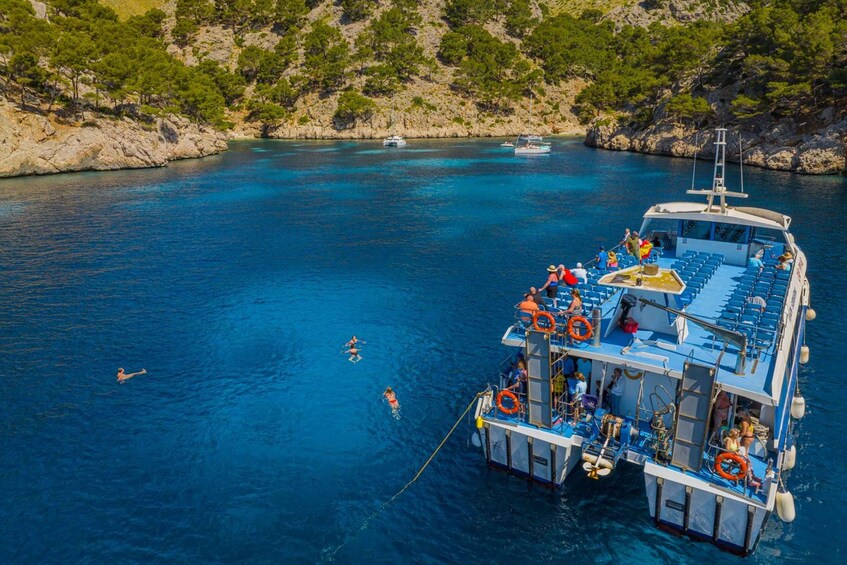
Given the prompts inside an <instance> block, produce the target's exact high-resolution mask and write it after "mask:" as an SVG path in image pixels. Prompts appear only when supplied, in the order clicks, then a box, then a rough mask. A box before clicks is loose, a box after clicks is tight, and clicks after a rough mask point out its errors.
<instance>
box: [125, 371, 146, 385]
mask: <svg viewBox="0 0 847 565" xmlns="http://www.w3.org/2000/svg"><path fill="white" fill-rule="evenodd" d="M145 374H147V369H141V370H140V371H138V372H137V373H124V370H123V368H119V369H118V382H119V383H122V382H124V381H126V380H128V379H131V378H132V377H135V376H138V375H145Z"/></svg>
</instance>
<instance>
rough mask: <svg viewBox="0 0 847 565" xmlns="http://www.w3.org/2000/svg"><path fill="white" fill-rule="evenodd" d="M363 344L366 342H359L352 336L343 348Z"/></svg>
mask: <svg viewBox="0 0 847 565" xmlns="http://www.w3.org/2000/svg"><path fill="white" fill-rule="evenodd" d="M365 343H367V342H366V341H359V338H357V337H356V336H353V337H351V338H350V341H348V342H347V343H345V344H344V347H354V346H356V345H359V344H365Z"/></svg>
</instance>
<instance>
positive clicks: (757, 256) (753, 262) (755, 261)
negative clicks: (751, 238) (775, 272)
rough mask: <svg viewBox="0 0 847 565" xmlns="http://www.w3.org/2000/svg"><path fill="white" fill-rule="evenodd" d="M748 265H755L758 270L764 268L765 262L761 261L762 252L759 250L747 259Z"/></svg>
mask: <svg viewBox="0 0 847 565" xmlns="http://www.w3.org/2000/svg"><path fill="white" fill-rule="evenodd" d="M747 266H748V267H756V268H757V269H759V270H760V271H761V270H762V269H764V268H765V264H764V263H763V262H762V252H761V251H759V252H757V253H756V254H755V255H753V256H752V257H750V259H749V260H748V261H747Z"/></svg>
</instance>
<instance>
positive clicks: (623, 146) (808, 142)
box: [585, 110, 847, 175]
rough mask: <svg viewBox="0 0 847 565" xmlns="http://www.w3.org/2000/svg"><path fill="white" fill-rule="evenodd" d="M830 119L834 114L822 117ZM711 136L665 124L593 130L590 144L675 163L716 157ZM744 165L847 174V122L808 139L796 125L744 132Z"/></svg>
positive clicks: (734, 150) (732, 151) (732, 152)
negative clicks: (674, 159) (667, 158)
mask: <svg viewBox="0 0 847 565" xmlns="http://www.w3.org/2000/svg"><path fill="white" fill-rule="evenodd" d="M827 114H829V115H831V114H832V113H831V112H830V111H829V110H825V111H824V112H822V113H821V115H822V117H824V118H825V117H826V115H827ZM712 139H713V134H712V132H711V131H706V130H700V131H698V130H696V129H694V128H691V127H685V126H681V125H679V124H674V123H670V122H660V123H658V124H654V125H651V126H649V127H648V128H646V129H643V130H636V129H633V128H631V127H627V126H620V125H617V124H615V123H610V124H598V125H595V126H593V127H591V128H590V129H589V131H588V134H587V135H586V138H585V144H586V145H589V146H591V147H600V148H603V149H612V150H616V151H634V152H637V153H652V154H657V155H671V156H674V157H689V158H691V157H694V155H695V153H696V154H697V156H698V157H702V158H712V157H714V147H713V146H712ZM741 139H742V144H743V147H744V164H745V165H752V166H754V167H763V168H766V169H775V170H778V171H793V172H796V173H803V174H813V175H821V174H845V173H847V118H844V119H841V120H839V121H834V122H833V123H831V124H830V125H828V126H826V127H822V128H821V129H819V130H817V131H815V132H812V133H805V132H804V130H803V127H802V124H800V125H798V124H795V123H794V122H793V120H790V119H788V120H782V121H779V122H776V123H773V122H762V123H759V124H753V125H752V126H751V127H750V128H746V129H744V130H743V131H742V132H741ZM727 141H728V142H729V143H730V144H731V147H730V148H729V150H728V151H727V160H729V161H737V160H738V131H737V130H735V131H733V132H732V133H731V135H730V136H729V138H728V140H727Z"/></svg>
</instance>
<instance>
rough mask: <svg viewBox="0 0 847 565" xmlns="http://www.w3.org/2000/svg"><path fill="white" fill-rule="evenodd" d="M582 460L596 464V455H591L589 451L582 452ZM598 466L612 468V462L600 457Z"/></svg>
mask: <svg viewBox="0 0 847 565" xmlns="http://www.w3.org/2000/svg"><path fill="white" fill-rule="evenodd" d="M582 460H583V461H585V462H586V463H590V464H591V465H597V456H596V455H592V454H590V453H583V454H582ZM599 466H600V467H602V468H604V469H612V468H613V466H612V464H611V463H610V462H609V460H608V459H606V458H602V459H600V465H599Z"/></svg>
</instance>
